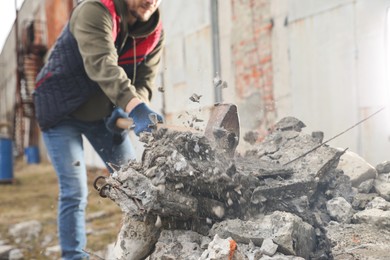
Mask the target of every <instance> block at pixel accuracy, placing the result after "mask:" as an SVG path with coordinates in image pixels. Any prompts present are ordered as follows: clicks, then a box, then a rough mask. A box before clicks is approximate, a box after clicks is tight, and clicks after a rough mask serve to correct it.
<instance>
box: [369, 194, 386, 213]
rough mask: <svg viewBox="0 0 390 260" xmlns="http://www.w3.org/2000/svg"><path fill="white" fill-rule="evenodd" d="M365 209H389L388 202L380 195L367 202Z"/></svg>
mask: <svg viewBox="0 0 390 260" xmlns="http://www.w3.org/2000/svg"><path fill="white" fill-rule="evenodd" d="M366 209H380V210H385V211H386V210H390V202H388V201H386V200H385V199H384V198H382V197H376V198H374V199H373V200H372V201H370V202H369V203H368V204H367V207H366Z"/></svg>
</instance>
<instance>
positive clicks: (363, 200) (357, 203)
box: [352, 193, 378, 210]
mask: <svg viewBox="0 0 390 260" xmlns="http://www.w3.org/2000/svg"><path fill="white" fill-rule="evenodd" d="M377 196H378V194H376V193H369V194H365V193H357V194H356V196H355V197H354V199H353V201H352V207H353V209H355V210H363V209H365V208H366V206H367V204H368V203H369V202H370V201H371V200H373V199H374V198H375V197H377Z"/></svg>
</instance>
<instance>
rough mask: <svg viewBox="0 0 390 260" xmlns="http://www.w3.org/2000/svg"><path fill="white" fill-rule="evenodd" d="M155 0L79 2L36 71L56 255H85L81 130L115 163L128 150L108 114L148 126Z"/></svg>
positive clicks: (158, 33) (156, 51) (156, 35)
mask: <svg viewBox="0 0 390 260" xmlns="http://www.w3.org/2000/svg"><path fill="white" fill-rule="evenodd" d="M160 2H161V0H85V1H82V2H81V3H80V4H79V5H78V6H77V7H76V8H75V9H74V11H73V13H72V15H71V17H70V20H69V22H68V24H67V25H66V26H65V28H64V30H63V32H62V33H61V35H60V36H59V38H58V39H57V41H56V44H55V46H54V47H53V50H52V52H51V54H50V57H49V58H48V61H47V63H46V64H45V66H44V67H43V68H42V70H41V71H40V73H39V75H38V77H37V80H36V89H35V92H34V103H35V109H36V116H37V119H38V122H39V125H40V128H41V130H42V134H43V140H44V142H45V145H46V147H47V151H48V154H49V156H50V159H51V162H52V163H53V166H54V168H55V170H56V173H57V177H58V180H59V188H60V194H59V207H58V230H59V239H60V244H61V249H62V257H63V259H85V258H88V255H87V254H86V253H85V251H84V248H85V246H86V234H85V207H86V204H87V194H88V191H87V180H86V179H87V178H86V169H85V161H84V156H83V145H82V135H84V136H85V137H86V138H87V139H88V141H89V142H90V143H91V145H92V146H93V147H94V149H95V150H96V152H97V153H98V154H99V155H100V157H101V158H102V159H103V161H104V162H105V163H112V164H115V165H123V163H126V162H127V161H128V160H129V159H134V158H135V155H134V150H133V148H132V146H131V143H130V139H129V137H128V135H127V133H126V132H124V131H121V130H120V129H118V128H117V127H116V126H115V122H116V119H117V118H119V117H127V116H129V117H131V118H132V119H133V120H134V124H135V129H134V131H135V133H136V134H137V135H138V134H139V133H141V132H143V131H149V128H148V127H149V125H150V124H151V123H152V122H151V120H150V119H149V114H151V113H155V112H154V111H152V110H151V109H150V108H149V107H148V105H147V102H148V101H149V100H150V99H151V97H152V85H153V81H154V80H155V76H156V73H157V67H158V64H159V62H160V58H161V52H162V45H163V30H162V25H161V21H160V15H159V11H158V9H157V8H158V6H159V4H160ZM157 118H158V120H159V121H161V120H162V117H161V116H160V115H158V114H157Z"/></svg>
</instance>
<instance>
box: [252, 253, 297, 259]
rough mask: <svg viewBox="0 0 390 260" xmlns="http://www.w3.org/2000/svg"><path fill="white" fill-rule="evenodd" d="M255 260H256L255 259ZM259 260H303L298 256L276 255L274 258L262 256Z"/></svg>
mask: <svg viewBox="0 0 390 260" xmlns="http://www.w3.org/2000/svg"><path fill="white" fill-rule="evenodd" d="M255 259H257V258H255ZM259 260H304V258H302V257H299V256H293V255H283V254H280V253H278V254H276V255H274V256H267V255H263V256H262V257H260V258H259Z"/></svg>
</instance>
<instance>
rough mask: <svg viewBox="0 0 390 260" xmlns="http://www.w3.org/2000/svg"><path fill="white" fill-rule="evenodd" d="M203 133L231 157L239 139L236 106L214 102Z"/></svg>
mask: <svg viewBox="0 0 390 260" xmlns="http://www.w3.org/2000/svg"><path fill="white" fill-rule="evenodd" d="M204 135H205V136H206V138H208V139H209V140H211V141H214V142H215V143H216V144H217V146H218V147H219V148H222V149H225V150H226V152H227V153H228V154H229V155H230V156H231V157H233V156H234V152H235V150H236V147H237V145H238V142H239V140H240V122H239V117H238V112H237V106H236V105H233V104H216V105H215V106H214V107H213V109H212V111H211V115H210V118H209V121H208V123H207V126H206V129H205V133H204Z"/></svg>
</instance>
